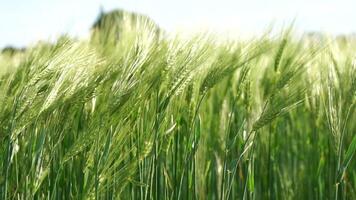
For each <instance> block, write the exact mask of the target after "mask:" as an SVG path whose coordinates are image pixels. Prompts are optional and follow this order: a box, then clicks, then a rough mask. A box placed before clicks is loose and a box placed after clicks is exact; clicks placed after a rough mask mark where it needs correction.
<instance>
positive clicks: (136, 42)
mask: <svg viewBox="0 0 356 200" xmlns="http://www.w3.org/2000/svg"><path fill="white" fill-rule="evenodd" d="M127 20H128V21H129V22H127V23H126V22H125V23H122V24H124V25H125V26H123V27H125V28H122V29H120V35H119V36H120V37H119V38H118V37H117V35H116V34H117V31H118V30H114V29H113V30H99V29H95V30H92V36H91V38H89V39H86V40H84V39H82V40H77V39H72V38H69V37H65V36H63V37H61V38H59V39H58V41H57V42H56V43H55V44H50V43H45V42H42V43H38V44H36V45H34V46H32V47H30V48H28V49H26V51H24V52H18V53H16V52H15V53H11V54H10V53H6V52H4V53H2V54H0V160H1V162H0V172H1V173H0V199H142V200H143V199H281V200H284V199H356V162H355V160H356V159H355V155H354V154H355V151H356V123H355V122H356V114H355V103H356V57H355V56H356V41H355V40H354V39H352V38H347V37H346V38H337V39H336V38H331V37H325V36H320V37H310V36H304V37H298V36H297V35H295V34H293V31H290V29H286V30H285V31H284V32H282V33H281V34H279V35H277V36H271V35H268V34H267V35H265V36H260V37H256V38H254V39H246V40H242V39H241V40H223V39H222V38H221V37H218V36H213V35H210V36H207V35H206V34H200V35H199V34H197V35H196V36H192V37H190V38H186V37H180V36H179V35H177V36H172V35H168V34H166V33H163V32H160V31H157V29H155V28H154V27H153V25H152V24H151V23H150V22H147V21H145V20H144V19H143V18H142V19H141V18H140V20H138V21H139V22H140V23H137V21H135V23H131V21H132V19H129V18H128V19H127ZM130 20H131V21H130ZM141 22H142V23H141Z"/></svg>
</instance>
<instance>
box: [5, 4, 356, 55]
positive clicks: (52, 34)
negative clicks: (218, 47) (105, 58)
mask: <svg viewBox="0 0 356 200" xmlns="http://www.w3.org/2000/svg"><path fill="white" fill-rule="evenodd" d="M100 6H103V8H104V10H111V9H115V8H123V9H126V10H131V11H137V12H140V13H144V14H147V15H148V16H150V17H152V18H153V19H154V20H155V21H156V22H157V23H158V24H159V25H160V26H162V27H163V28H164V29H166V30H168V31H175V30H187V31H188V30H189V31H190V30H194V31H196V30H200V29H202V28H207V29H210V30H219V31H221V30H238V31H240V32H241V34H242V33H243V34H255V33H259V32H261V31H264V30H265V29H266V27H268V26H269V25H270V24H271V23H274V24H275V26H276V27H278V26H281V25H282V24H289V23H290V22H291V21H292V20H293V19H296V23H295V24H296V28H297V29H298V30H299V31H323V32H328V33H330V34H340V33H345V34H347V33H352V32H354V31H355V32H356V23H355V21H354V20H353V19H356V11H354V10H355V9H356V1H355V0H295V1H288V0H234V1H233V0H218V1H212V0H176V1H171V0H0V48H1V47H4V46H6V45H15V46H18V47H21V46H26V45H29V44H33V43H35V42H36V41H38V40H47V39H54V38H56V37H58V36H59V35H60V34H63V33H69V34H70V35H73V36H80V37H84V36H85V35H87V33H88V30H89V28H90V26H91V24H92V23H93V21H94V20H95V19H96V17H97V15H98V13H99V10H100Z"/></svg>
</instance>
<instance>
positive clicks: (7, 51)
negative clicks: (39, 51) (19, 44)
mask: <svg viewBox="0 0 356 200" xmlns="http://www.w3.org/2000/svg"><path fill="white" fill-rule="evenodd" d="M24 51H26V49H25V48H16V47H14V46H6V47H4V48H3V49H2V50H1V53H2V54H8V55H10V56H12V55H15V54H17V53H20V52H24Z"/></svg>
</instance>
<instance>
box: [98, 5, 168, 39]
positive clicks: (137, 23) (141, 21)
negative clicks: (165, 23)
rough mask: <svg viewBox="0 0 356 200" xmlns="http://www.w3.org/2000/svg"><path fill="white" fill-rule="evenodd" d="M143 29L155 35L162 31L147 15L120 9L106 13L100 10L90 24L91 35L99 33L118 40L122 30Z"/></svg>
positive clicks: (135, 30)
mask: <svg viewBox="0 0 356 200" xmlns="http://www.w3.org/2000/svg"><path fill="white" fill-rule="evenodd" d="M144 29H149V30H151V31H152V32H153V33H154V34H155V35H156V36H157V37H158V36H159V35H161V33H162V30H161V29H160V28H159V26H158V25H157V24H156V23H155V22H154V21H153V20H152V19H151V18H149V17H148V16H146V15H142V14H138V13H133V12H128V11H124V10H120V9H118V10H113V11H110V12H106V13H105V12H103V11H102V10H101V12H100V14H99V16H98V18H97V20H96V21H95V23H94V24H93V26H92V32H93V36H98V35H100V36H101V38H102V39H105V38H107V37H109V35H110V37H114V39H115V40H119V39H120V37H122V35H123V32H124V31H128V30H130V31H132V32H133V33H134V32H140V31H143V30H144Z"/></svg>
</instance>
